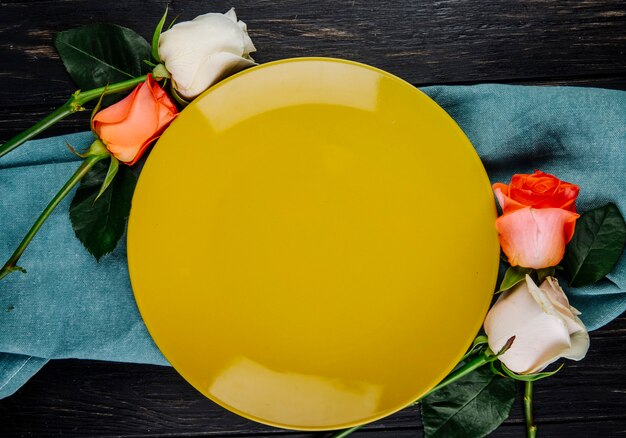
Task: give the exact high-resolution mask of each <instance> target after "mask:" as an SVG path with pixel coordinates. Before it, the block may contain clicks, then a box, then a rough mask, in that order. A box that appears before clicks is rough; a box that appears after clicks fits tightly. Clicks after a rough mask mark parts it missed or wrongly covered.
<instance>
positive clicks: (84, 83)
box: [54, 24, 150, 100]
mask: <svg viewBox="0 0 626 438" xmlns="http://www.w3.org/2000/svg"><path fill="white" fill-rule="evenodd" d="M54 45H55V47H56V49H57V51H58V52H59V55H60V56H61V59H62V60H63V64H64V65H65V68H66V69H67V71H68V73H69V74H70V76H71V77H72V79H73V80H74V82H76V85H78V87H79V88H81V89H83V90H90V89H92V88H98V87H102V86H104V85H106V84H109V83H110V84H113V83H116V82H121V81H125V80H127V79H131V78H135V77H137V76H141V75H144V74H146V73H148V72H149V71H150V67H149V66H147V65H146V64H145V63H144V62H143V60H144V59H148V58H150V45H149V44H148V42H147V41H146V40H145V39H143V38H142V37H141V36H139V35H138V34H136V33H135V32H134V31H132V30H130V29H127V28H125V27H121V26H117V25H115V24H93V25H89V26H83V27H79V28H77V29H71V30H67V31H64V32H59V33H58V34H56V36H55V37H54ZM119 97H120V96H119V95H118V98H119ZM109 100H110V99H109Z"/></svg>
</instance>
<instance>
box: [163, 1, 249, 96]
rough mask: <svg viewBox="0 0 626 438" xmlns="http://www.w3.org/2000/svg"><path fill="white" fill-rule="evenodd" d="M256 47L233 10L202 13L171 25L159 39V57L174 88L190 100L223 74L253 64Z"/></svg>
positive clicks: (218, 79)
mask: <svg viewBox="0 0 626 438" xmlns="http://www.w3.org/2000/svg"><path fill="white" fill-rule="evenodd" d="M255 51H256V48H255V47H254V44H252V40H251V39H250V37H249V36H248V29H247V27H246V24H245V23H244V22H243V21H238V20H237V15H236V14H235V10H234V9H231V10H230V11H228V12H226V13H225V14H215V13H211V14H205V15H200V16H198V17H196V18H194V19H193V20H191V21H185V22H182V23H178V24H176V25H174V26H173V27H172V28H171V29H170V30H168V31H166V32H163V33H162V34H161V37H160V39H159V57H160V58H161V61H162V62H163V63H164V64H165V68H166V69H167V71H168V72H169V73H170V75H171V77H172V83H173V85H174V88H175V89H176V91H177V92H178V94H180V95H181V96H182V97H183V98H185V99H187V100H192V99H193V98H195V97H196V96H198V95H199V94H200V93H202V92H203V91H204V90H206V89H207V88H209V87H210V86H211V85H213V84H215V83H217V82H219V81H220V80H222V79H224V78H225V77H227V76H230V75H231V74H233V73H236V72H238V71H240V70H243V69H244V68H246V67H250V66H252V65H255V62H254V60H253V59H252V58H251V57H250V53H252V52H255Z"/></svg>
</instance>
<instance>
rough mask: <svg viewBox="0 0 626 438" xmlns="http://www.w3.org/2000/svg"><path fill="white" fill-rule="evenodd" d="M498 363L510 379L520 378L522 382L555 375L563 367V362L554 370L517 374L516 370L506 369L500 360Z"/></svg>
mask: <svg viewBox="0 0 626 438" xmlns="http://www.w3.org/2000/svg"><path fill="white" fill-rule="evenodd" d="M500 365H501V368H502V371H503V372H504V373H505V374H506V375H507V376H509V377H511V378H512V379H515V380H520V381H522V382H536V381H537V380H541V379H545V378H546V377H550V376H553V375H555V374H556V373H558V372H559V371H561V368H563V365H564V364H561V365H559V367H558V368H557V369H556V370H554V371H543V372H540V373H533V374H517V373H516V372H514V371H511V370H510V369H508V368H507V366H506V365H504V364H503V363H502V362H500Z"/></svg>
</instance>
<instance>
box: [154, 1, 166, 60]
mask: <svg viewBox="0 0 626 438" xmlns="http://www.w3.org/2000/svg"><path fill="white" fill-rule="evenodd" d="M168 9H169V8H168V7H165V13H164V14H163V17H161V20H160V21H159V23H158V24H157V26H156V28H155V29H154V33H153V34H152V57H153V58H154V59H155V60H156V62H161V57H160V56H159V37H160V36H161V31H162V30H163V25H164V24H165V19H166V18H167V10H168Z"/></svg>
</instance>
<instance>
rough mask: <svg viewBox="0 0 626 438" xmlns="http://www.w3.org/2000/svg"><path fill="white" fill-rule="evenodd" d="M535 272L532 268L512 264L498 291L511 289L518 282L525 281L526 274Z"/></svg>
mask: <svg viewBox="0 0 626 438" xmlns="http://www.w3.org/2000/svg"><path fill="white" fill-rule="evenodd" d="M532 272H533V270H532V269H530V268H522V267H521V266H511V267H510V268H509V269H507V270H506V273H505V274H504V278H503V279H502V283H501V284H500V289H498V291H497V292H496V293H500V292H504V291H506V290H509V289H511V288H512V287H513V286H515V285H516V284H518V283H520V282H522V281H524V279H525V278H526V275H527V274H528V275H530V274H531V273H532Z"/></svg>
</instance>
